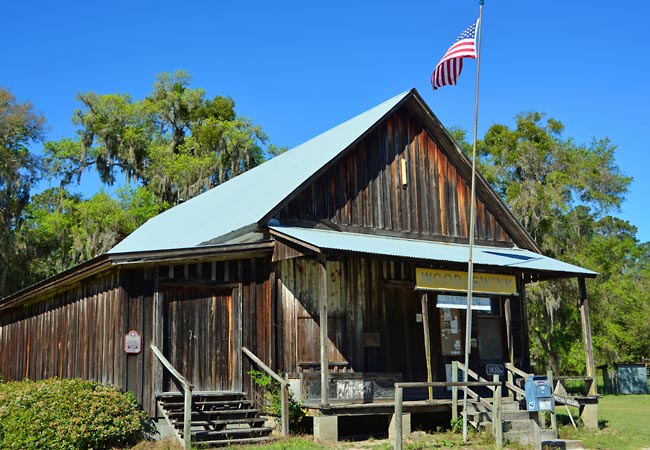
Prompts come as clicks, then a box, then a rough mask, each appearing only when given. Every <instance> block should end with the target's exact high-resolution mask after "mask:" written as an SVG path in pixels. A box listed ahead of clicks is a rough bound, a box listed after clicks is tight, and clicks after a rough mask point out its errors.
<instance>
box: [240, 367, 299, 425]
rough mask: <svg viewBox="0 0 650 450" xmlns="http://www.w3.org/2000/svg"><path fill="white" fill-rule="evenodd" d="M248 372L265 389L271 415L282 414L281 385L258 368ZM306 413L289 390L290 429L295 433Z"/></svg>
mask: <svg viewBox="0 0 650 450" xmlns="http://www.w3.org/2000/svg"><path fill="white" fill-rule="evenodd" d="M248 374H249V375H250V376H251V378H252V379H253V382H255V384H256V385H258V386H259V387H261V388H262V389H264V407H265V409H266V412H267V413H268V414H270V415H271V416H276V417H280V416H281V415H282V393H281V388H280V385H279V384H278V382H277V381H275V380H274V379H273V378H272V377H271V376H270V375H268V374H266V373H264V372H260V371H257V370H250V371H249V372H248ZM305 416H306V413H305V410H304V409H303V408H302V405H301V404H300V402H298V401H296V400H295V399H294V398H293V394H292V393H291V392H289V431H290V432H292V433H294V432H295V430H296V427H299V426H300V424H301V423H302V420H303V419H304V418H305Z"/></svg>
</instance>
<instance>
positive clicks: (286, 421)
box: [280, 383, 289, 436]
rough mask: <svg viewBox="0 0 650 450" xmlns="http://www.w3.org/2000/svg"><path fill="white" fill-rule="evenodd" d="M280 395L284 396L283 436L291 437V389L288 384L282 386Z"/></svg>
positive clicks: (282, 400) (282, 399)
mask: <svg viewBox="0 0 650 450" xmlns="http://www.w3.org/2000/svg"><path fill="white" fill-rule="evenodd" d="M280 386H281V388H280V389H281V390H280V394H281V395H282V398H281V402H282V415H281V416H280V417H281V420H282V436H289V388H287V385H286V383H285V384H281V385H280Z"/></svg>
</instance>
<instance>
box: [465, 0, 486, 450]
mask: <svg viewBox="0 0 650 450" xmlns="http://www.w3.org/2000/svg"><path fill="white" fill-rule="evenodd" d="M483 2H484V0H479V15H478V30H477V31H476V35H477V41H478V42H477V44H476V96H475V99H474V145H473V147H472V194H471V197H470V205H469V231H468V233H469V257H468V258H467V311H466V314H465V316H466V318H467V319H466V321H465V382H467V381H468V380H469V378H468V372H469V354H470V351H471V342H472V288H473V281H474V260H473V258H474V231H475V228H476V224H475V222H476V212H475V207H474V202H475V200H476V183H475V181H476V135H477V128H478V80H479V73H480V69H481V28H483ZM464 393H465V395H464V396H463V442H467V386H466V387H465V389H464Z"/></svg>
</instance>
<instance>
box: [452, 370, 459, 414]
mask: <svg viewBox="0 0 650 450" xmlns="http://www.w3.org/2000/svg"><path fill="white" fill-rule="evenodd" d="M451 382H452V383H457V382H458V361H452V362H451ZM451 418H452V419H453V420H456V419H458V386H456V385H455V384H454V385H453V386H452V387H451Z"/></svg>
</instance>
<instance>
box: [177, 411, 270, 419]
mask: <svg viewBox="0 0 650 450" xmlns="http://www.w3.org/2000/svg"><path fill="white" fill-rule="evenodd" d="M257 414H258V411H257V410H256V409H221V410H217V411H197V410H195V409H192V414H191V416H190V417H191V419H192V420H206V419H213V420H230V419H245V418H250V417H255V416H256V415H257ZM167 416H168V417H169V418H170V419H172V420H176V419H177V420H180V421H182V420H183V418H184V417H185V412H184V411H182V410H181V411H167Z"/></svg>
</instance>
